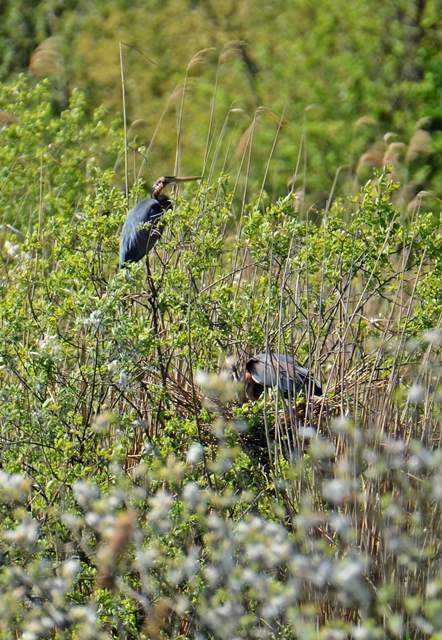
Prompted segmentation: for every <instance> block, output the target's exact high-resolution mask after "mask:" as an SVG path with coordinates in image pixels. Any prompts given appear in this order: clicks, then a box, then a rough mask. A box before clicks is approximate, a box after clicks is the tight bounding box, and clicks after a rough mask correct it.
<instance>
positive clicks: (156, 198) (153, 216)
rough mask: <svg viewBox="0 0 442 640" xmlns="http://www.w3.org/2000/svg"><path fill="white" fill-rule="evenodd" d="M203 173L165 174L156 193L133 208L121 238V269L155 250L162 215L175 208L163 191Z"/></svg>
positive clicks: (154, 186) (155, 190) (197, 178)
mask: <svg viewBox="0 0 442 640" xmlns="http://www.w3.org/2000/svg"><path fill="white" fill-rule="evenodd" d="M201 179H202V176H191V177H188V178H179V177H178V176H163V177H162V178H159V179H158V180H157V181H156V182H155V184H154V185H153V188H152V196H151V197H150V198H145V199H144V200H140V202H137V204H136V205H135V206H134V208H133V209H131V210H130V211H129V214H128V216H127V218H126V221H125V223H124V226H123V231H122V233H121V239H120V269H122V268H123V267H124V265H125V263H126V262H138V261H139V260H141V259H142V258H144V256H145V255H147V254H148V253H149V252H150V251H152V249H153V247H154V246H155V244H156V242H157V240H158V239H159V237H160V236H161V232H162V225H161V224H160V221H161V218H162V217H163V214H164V212H165V211H167V209H171V207H172V202H171V201H170V198H168V197H167V196H166V194H165V193H163V189H164V188H165V187H167V186H168V185H171V184H177V183H180V182H190V181H191V180H201Z"/></svg>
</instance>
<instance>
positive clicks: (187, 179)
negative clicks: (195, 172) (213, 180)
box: [170, 176, 204, 184]
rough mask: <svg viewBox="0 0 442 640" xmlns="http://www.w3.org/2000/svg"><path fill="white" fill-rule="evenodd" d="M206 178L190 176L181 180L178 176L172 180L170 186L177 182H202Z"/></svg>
mask: <svg viewBox="0 0 442 640" xmlns="http://www.w3.org/2000/svg"><path fill="white" fill-rule="evenodd" d="M203 177H204V176H189V177H187V178H179V177H178V176H174V177H173V178H171V179H170V184H175V183H176V182H190V181H191V180H202V179H203Z"/></svg>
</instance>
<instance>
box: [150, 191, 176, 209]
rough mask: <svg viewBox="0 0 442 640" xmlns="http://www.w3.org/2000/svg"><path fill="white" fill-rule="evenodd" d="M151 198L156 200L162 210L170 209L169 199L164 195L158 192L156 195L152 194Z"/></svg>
mask: <svg viewBox="0 0 442 640" xmlns="http://www.w3.org/2000/svg"><path fill="white" fill-rule="evenodd" d="M152 197H153V198H155V200H158V202H159V203H160V205H161V207H162V208H163V209H164V210H166V209H170V207H171V206H172V202H171V200H170V198H168V196H166V194H165V193H161V192H160V193H158V194H157V195H154V194H152Z"/></svg>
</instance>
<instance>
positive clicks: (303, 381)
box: [244, 353, 322, 401]
mask: <svg viewBox="0 0 442 640" xmlns="http://www.w3.org/2000/svg"><path fill="white" fill-rule="evenodd" d="M244 380H245V391H246V394H247V395H248V397H249V398H250V400H253V401H255V400H258V398H259V397H260V395H261V394H262V392H263V391H264V386H266V387H267V388H270V387H276V386H277V385H278V386H279V390H280V392H281V393H282V394H283V395H284V396H285V397H289V398H293V397H294V396H295V395H296V394H297V393H299V392H300V391H305V392H306V393H307V395H310V396H312V395H315V396H320V395H322V386H321V383H320V382H319V381H318V380H316V379H315V378H314V377H313V376H312V375H311V373H310V371H309V370H308V369H306V367H303V366H302V364H299V362H297V361H296V360H295V359H294V358H292V356H288V355H286V354H284V353H279V354H275V353H259V354H258V355H256V356H253V358H250V360H248V361H247V362H246V371H245V374H244Z"/></svg>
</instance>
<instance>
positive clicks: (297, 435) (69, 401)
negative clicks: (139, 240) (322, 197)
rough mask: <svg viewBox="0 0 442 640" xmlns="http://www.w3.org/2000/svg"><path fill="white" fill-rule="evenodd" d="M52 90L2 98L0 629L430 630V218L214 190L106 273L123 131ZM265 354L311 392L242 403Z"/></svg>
mask: <svg viewBox="0 0 442 640" xmlns="http://www.w3.org/2000/svg"><path fill="white" fill-rule="evenodd" d="M49 97H50V87H49V85H48V83H42V85H40V86H38V87H37V88H36V89H35V90H33V89H29V88H28V86H27V83H26V82H25V80H24V79H21V80H19V81H18V82H17V83H16V84H15V85H14V87H13V88H12V90H11V88H9V87H8V88H6V89H5V90H4V92H3V95H2V98H1V107H0V108H1V110H2V114H3V115H2V118H3V125H4V126H3V128H2V129H1V136H2V145H1V148H0V160H1V163H2V166H3V167H4V168H3V169H2V172H1V175H0V206H1V209H2V211H3V214H4V221H3V225H2V227H1V245H2V254H1V255H2V270H1V282H0V286H1V289H2V296H1V300H0V358H1V361H0V381H1V383H0V395H1V404H0V430H1V443H2V465H3V469H2V471H1V478H0V501H1V506H0V509H1V516H2V517H1V527H0V528H1V531H0V552H1V554H2V568H1V570H0V593H1V598H0V630H1V634H2V637H4V638H10V637H11V638H12V637H16V636H17V635H19V636H21V637H24V638H28V639H31V638H41V637H54V638H69V637H82V638H88V637H89V638H108V637H120V638H166V637H173V638H178V637H183V638H185V637H188V638H195V637H198V638H226V639H229V640H230V639H231V638H235V637H238V638H239V637H247V638H249V637H257V638H263V637H268V638H303V639H304V638H310V637H312V638H313V637H314V638H317V637H318V636H319V637H321V638H331V637H333V638H340V637H342V638H346V637H350V636H351V637H354V638H375V637H381V638H385V637H408V638H422V637H432V638H437V637H439V635H440V634H441V633H442V618H441V615H440V610H441V604H442V603H441V585H442V581H441V580H442V577H441V564H440V548H439V547H440V538H441V532H440V520H441V518H440V502H441V492H440V488H439V484H438V483H439V481H440V462H441V460H440V400H441V396H440V375H441V374H440V371H441V369H440V361H439V354H440V342H441V339H442V338H441V333H440V317H441V304H442V298H441V295H440V281H441V273H440V271H441V264H440V250H441V247H440V235H439V233H438V225H439V205H438V202H437V201H436V200H435V199H433V200H432V201H430V204H431V203H432V204H434V205H437V208H436V209H434V210H435V212H436V213H435V214H433V213H426V212H424V211H422V210H421V209H420V207H419V202H420V201H416V202H415V205H414V208H411V209H409V210H408V212H405V211H404V210H400V209H398V208H396V206H395V205H394V204H393V201H394V200H395V198H396V197H397V194H398V193H399V192H400V186H399V185H398V184H397V183H396V182H394V181H392V179H391V178H392V174H391V172H390V171H389V170H388V169H386V170H384V171H382V172H379V173H378V174H377V175H376V176H375V177H374V178H373V179H372V180H370V181H369V182H367V183H366V185H365V186H364V187H363V188H362V189H361V191H360V192H359V194H358V195H357V196H356V197H352V198H349V199H344V200H338V201H335V202H334V203H333V204H331V198H330V206H328V208H327V210H326V211H324V212H322V213H321V215H318V214H317V213H315V212H312V211H309V212H308V213H304V214H300V213H298V212H297V200H296V198H295V197H294V195H292V194H289V195H288V196H287V197H285V198H282V199H279V200H277V201H275V202H271V201H270V199H269V198H268V196H267V195H266V194H265V192H264V191H261V192H259V193H258V195H257V197H256V199H255V201H252V202H250V203H247V201H246V198H245V197H241V194H240V192H239V191H238V187H237V185H238V181H237V180H235V179H234V178H235V177H233V179H232V178H231V179H229V177H228V176H221V177H219V178H218V179H216V180H213V181H212V182H209V183H208V182H205V183H203V184H202V186H201V188H200V189H199V190H198V191H196V189H195V188H194V187H192V188H190V189H189V190H188V191H186V192H185V193H184V194H183V196H182V197H177V199H176V202H175V207H174V210H173V211H169V212H167V214H166V227H165V232H164V234H163V238H162V240H161V242H160V243H158V245H157V247H156V250H155V252H154V253H153V254H152V255H151V257H150V259H149V268H148V271H147V273H146V268H145V265H144V264H143V263H139V264H136V265H132V266H131V267H130V268H129V269H127V270H122V271H118V269H117V253H118V231H119V229H120V227H121V223H122V221H123V220H124V216H125V215H126V211H127V202H126V198H125V196H124V194H123V193H122V191H121V190H119V189H118V188H116V187H115V184H116V183H118V181H120V180H121V178H119V177H118V175H116V174H115V173H114V172H113V171H112V170H111V169H103V168H102V167H103V165H104V166H117V167H118V166H121V164H120V163H121V157H122V151H123V149H124V143H123V141H122V137H121V133H120V127H119V124H118V123H116V124H115V127H114V128H112V127H111V128H108V127H106V126H105V125H104V124H103V121H102V115H103V114H102V112H101V111H97V112H96V113H95V114H94V116H93V117H92V118H89V117H88V116H87V109H86V105H85V102H84V98H83V96H82V95H81V94H80V93H78V92H76V93H74V95H73V96H72V98H71V101H70V105H69V108H68V109H67V110H65V111H64V112H63V113H62V115H61V117H59V118H58V117H54V116H53V115H52V111H51V107H50V104H49ZM393 177H394V176H393ZM143 189H144V185H143V183H142V182H141V181H138V182H137V183H136V184H135V186H134V187H133V189H132V192H131V202H132V203H133V202H134V201H135V199H136V198H138V197H141V195H142V193H143ZM244 193H245V192H244ZM424 197H425V196H424V195H422V196H421V199H423V198H424ZM427 197H429V196H427ZM264 348H266V349H270V350H272V351H275V352H283V351H285V352H287V353H290V354H292V355H294V356H295V357H296V358H297V359H298V360H300V361H301V362H302V363H304V364H305V365H307V366H309V367H310V369H311V370H312V372H314V374H315V376H316V377H318V378H320V379H321V380H322V383H323V388H324V396H323V397H322V398H315V399H308V401H307V402H306V399H305V398H303V397H302V395H300V396H299V397H298V398H296V402H295V404H294V405H293V406H289V404H288V402H287V401H286V400H284V399H283V398H281V397H280V394H279V393H278V392H277V391H276V390H275V391H274V392H273V391H268V392H266V393H265V394H264V395H263V397H262V398H261V399H260V401H259V402H257V403H246V404H243V405H241V404H240V402H239V395H240V394H241V388H240V385H236V384H235V383H234V382H233V380H232V376H231V370H230V368H229V366H230V365H229V364H228V363H226V358H227V357H229V358H230V363H232V362H233V360H232V359H231V357H233V358H234V359H235V362H236V368H237V369H238V370H241V368H242V367H243V365H244V362H245V360H246V358H247V357H248V356H250V355H251V354H253V353H255V352H257V351H260V350H262V349H264Z"/></svg>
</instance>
